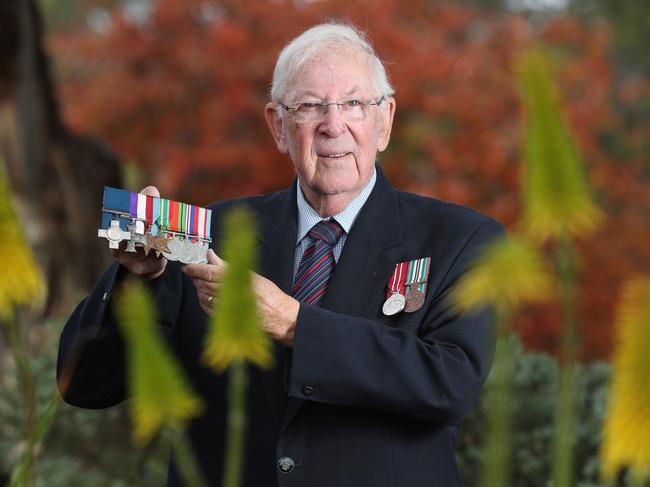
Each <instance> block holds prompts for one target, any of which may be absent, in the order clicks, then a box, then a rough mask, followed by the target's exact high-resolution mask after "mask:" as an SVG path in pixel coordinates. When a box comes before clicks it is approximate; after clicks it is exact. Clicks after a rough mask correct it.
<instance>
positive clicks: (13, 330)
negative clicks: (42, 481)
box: [4, 318, 37, 487]
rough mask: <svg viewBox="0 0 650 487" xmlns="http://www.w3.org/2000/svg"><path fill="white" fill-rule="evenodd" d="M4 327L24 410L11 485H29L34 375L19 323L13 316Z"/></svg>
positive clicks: (34, 427) (33, 434)
mask: <svg viewBox="0 0 650 487" xmlns="http://www.w3.org/2000/svg"><path fill="white" fill-rule="evenodd" d="M4 329H5V332H6V335H7V343H8V344H9V349H10V350H11V354H12V357H13V359H14V363H15V366H16V378H17V382H18V387H19V389H20V392H21V395H22V397H23V405H24V411H25V417H24V424H23V428H24V432H23V437H24V442H25V449H24V451H23V453H22V458H21V461H20V463H19V464H18V465H17V466H16V467H15V469H14V472H13V476H12V483H11V485H12V486H14V485H15V486H20V487H30V486H32V485H33V484H34V463H35V446H36V435H37V416H36V388H35V385H34V376H33V375H32V370H31V367H30V365H29V359H28V356H27V351H26V350H25V344H24V343H23V339H22V337H21V334H20V325H19V323H18V321H17V320H16V319H15V318H11V319H9V321H8V322H6V323H4Z"/></svg>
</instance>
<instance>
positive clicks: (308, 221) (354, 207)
mask: <svg viewBox="0 0 650 487" xmlns="http://www.w3.org/2000/svg"><path fill="white" fill-rule="evenodd" d="M376 181H377V169H375V170H374V171H373V173H372V177H371V178H370V181H368V184H366V186H365V188H363V190H362V191H361V193H359V194H358V195H357V196H356V198H354V199H353V200H352V201H350V203H348V206H346V207H345V209H344V210H343V211H342V212H341V213H338V214H336V215H334V216H333V217H332V218H334V219H335V220H336V221H337V222H338V223H339V225H341V227H342V228H343V230H344V231H345V233H350V229H351V228H352V225H353V224H354V221H355V220H356V219H357V215H358V214H359V211H360V210H361V208H362V207H363V205H364V203H365V202H366V200H367V199H368V196H370V193H371V192H372V189H373V188H374V187H375V182H376ZM297 184H298V190H297V191H296V199H297V201H298V237H297V240H296V243H299V242H300V241H301V240H302V239H303V238H305V235H307V232H309V230H311V227H313V226H314V225H316V224H317V223H318V222H319V221H321V220H322V219H323V218H321V216H320V215H319V214H318V213H317V212H316V210H314V209H313V208H312V207H311V205H310V204H309V203H307V200H306V199H305V196H304V195H303V194H302V189H301V188H300V183H299V182H298V183H297Z"/></svg>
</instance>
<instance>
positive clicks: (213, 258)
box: [208, 249, 224, 265]
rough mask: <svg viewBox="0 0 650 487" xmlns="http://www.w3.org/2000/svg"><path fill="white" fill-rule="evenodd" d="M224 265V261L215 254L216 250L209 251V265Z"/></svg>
mask: <svg viewBox="0 0 650 487" xmlns="http://www.w3.org/2000/svg"><path fill="white" fill-rule="evenodd" d="M223 263H224V262H223V260H222V259H221V258H220V257H219V256H217V254H215V253H214V250H212V249H209V250H208V264H213V265H222V264H223Z"/></svg>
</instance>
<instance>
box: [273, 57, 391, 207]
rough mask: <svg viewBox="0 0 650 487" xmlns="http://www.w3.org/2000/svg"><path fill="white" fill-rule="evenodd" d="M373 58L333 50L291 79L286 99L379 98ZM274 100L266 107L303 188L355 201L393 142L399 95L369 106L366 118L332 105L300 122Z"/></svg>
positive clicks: (291, 101)
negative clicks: (320, 114) (352, 116)
mask: <svg viewBox="0 0 650 487" xmlns="http://www.w3.org/2000/svg"><path fill="white" fill-rule="evenodd" d="M381 95H382V94H381V93H378V92H377V89H376V88H375V86H374V83H373V81H372V72H371V67H370V62H369V60H368V58H367V56H366V55H365V54H362V53H359V52H357V51H355V50H339V51H337V52H335V51H333V50H331V49H327V50H323V51H321V52H320V53H318V54H316V55H315V56H314V57H312V58H311V59H309V60H308V61H306V62H305V63H304V64H303V65H302V66H301V68H300V70H299V71H298V72H297V73H296V74H295V76H294V77H293V79H292V80H291V81H290V84H289V89H288V91H287V93H286V94H285V96H284V97H283V100H282V101H283V103H284V104H285V105H288V106H290V107H293V106H296V105H298V104H300V103H304V102H323V101H326V102H333V101H342V100H350V99H358V100H370V99H371V100H377V99H378V98H379V97H380V96H381ZM278 109H279V110H282V109H281V108H279V107H278V106H277V105H275V104H274V103H270V104H268V105H267V107H266V115H267V121H268V123H269V127H270V128H271V132H272V133H273V136H274V138H275V141H276V144H277V146H278V149H279V150H280V151H281V152H283V153H285V154H287V153H288V154H289V156H290V157H291V160H292V161H293V164H294V167H295V170H296V173H297V174H298V178H299V180H300V183H301V187H302V188H303V190H304V191H305V193H306V194H307V196H308V198H309V197H310V196H312V197H316V198H323V197H327V196H332V195H340V196H342V197H343V199H347V201H348V202H349V201H350V200H352V199H353V198H354V197H355V196H356V195H357V194H359V192H361V190H362V189H363V188H364V187H365V185H366V184H367V183H368V181H369V180H370V177H371V176H372V173H373V169H374V163H375V158H376V156H377V152H378V151H383V150H384V149H385V148H386V146H387V145H388V140H389V138H390V130H391V126H392V121H393V114H394V111H395V100H394V99H393V98H392V97H389V98H387V99H386V100H385V101H384V102H383V103H382V105H381V106H374V105H371V106H368V107H367V109H366V115H365V117H364V118H363V119H360V120H346V119H345V117H344V116H343V115H342V114H341V113H340V112H339V110H338V108H337V106H336V105H330V106H329V107H328V108H327V112H326V114H325V117H324V118H323V120H322V121H319V122H312V123H300V124H299V123H297V122H296V120H295V118H296V117H295V116H294V115H293V114H292V113H286V112H285V113H283V114H282V117H280V116H279V115H278V113H277V110H278Z"/></svg>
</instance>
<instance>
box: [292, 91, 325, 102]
mask: <svg viewBox="0 0 650 487" xmlns="http://www.w3.org/2000/svg"><path fill="white" fill-rule="evenodd" d="M305 96H311V97H313V98H316V99H318V100H321V99H322V98H321V96H320V95H318V94H317V93H316V92H315V91H312V90H305V91H296V93H295V98H296V100H299V99H300V98H302V97H305Z"/></svg>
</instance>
